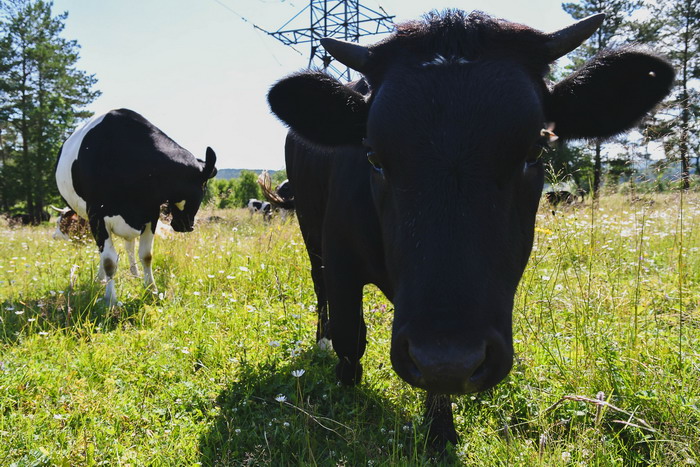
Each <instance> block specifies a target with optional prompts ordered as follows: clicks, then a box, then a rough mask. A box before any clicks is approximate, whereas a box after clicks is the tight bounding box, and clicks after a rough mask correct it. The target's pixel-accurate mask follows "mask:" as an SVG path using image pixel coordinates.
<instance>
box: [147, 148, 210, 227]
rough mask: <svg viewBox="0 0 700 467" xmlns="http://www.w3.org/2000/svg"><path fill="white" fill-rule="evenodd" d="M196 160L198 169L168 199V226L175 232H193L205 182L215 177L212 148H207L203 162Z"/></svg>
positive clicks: (205, 185) (205, 186)
mask: <svg viewBox="0 0 700 467" xmlns="http://www.w3.org/2000/svg"><path fill="white" fill-rule="evenodd" d="M197 160H198V162H199V163H200V167H198V168H197V170H194V171H192V173H191V175H190V177H189V178H188V179H186V180H185V181H184V182H183V183H182V185H181V186H178V187H176V191H175V193H174V194H173V195H172V196H171V197H170V199H168V210H169V212H170V214H172V221H171V222H170V226H171V227H172V228H173V230H174V231H176V232H191V231H192V230H194V218H195V216H196V215H197V211H198V210H199V205H200V204H202V198H204V192H205V190H206V188H207V181H208V180H209V179H210V178H212V177H214V176H215V175H216V167H215V164H216V154H215V153H214V150H213V149H212V148H207V154H206V160H205V161H201V160H199V159H197ZM154 228H155V227H154Z"/></svg>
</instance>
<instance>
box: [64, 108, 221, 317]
mask: <svg viewBox="0 0 700 467" xmlns="http://www.w3.org/2000/svg"><path fill="white" fill-rule="evenodd" d="M215 163H216V154H214V151H213V150H212V149H211V148H207V152H206V161H201V160H199V159H196V158H195V157H194V156H193V155H192V154H191V153H190V152H189V151H187V150H185V149H183V148H182V147H180V146H179V145H178V144H177V143H175V142H174V141H173V140H172V139H170V138H169V137H168V136H167V135H166V134H165V133H163V132H162V131H161V130H159V129H158V128H156V127H155V126H154V125H153V124H152V123H150V122H149V121H148V120H146V119H145V118H143V117H142V116H141V115H139V114H137V113H136V112H133V111H131V110H127V109H120V110H112V111H110V112H108V113H106V114H104V115H100V116H96V117H93V118H92V119H90V120H89V121H88V122H87V123H85V124H84V125H83V126H82V127H80V128H78V129H77V130H76V131H75V133H73V134H72V135H71V136H70V137H69V138H68V139H67V140H66V142H65V143H63V146H62V147H61V151H60V153H59V157H58V162H57V164H56V183H57V184H58V190H59V192H60V193H61V195H62V196H63V198H64V199H65V200H66V202H67V203H68V205H69V206H70V207H71V208H73V209H74V210H75V212H77V213H78V215H79V216H81V217H84V218H86V219H88V222H89V224H90V231H91V232H92V235H93V237H94V238H95V241H96V242H97V246H98V248H99V250H100V267H99V273H98V275H99V277H100V279H106V281H107V288H106V293H105V299H106V301H107V302H108V303H109V304H110V305H112V304H114V303H115V302H116V290H115V287H114V274H115V273H116V270H117V262H118V260H119V256H118V255H117V251H116V249H115V247H114V237H115V236H118V237H122V238H124V239H125V240H126V245H127V252H129V255H130V256H131V257H132V258H133V251H134V242H135V240H136V238H137V237H140V238H139V258H140V259H141V264H142V265H143V273H144V282H145V284H146V286H147V287H150V288H151V289H152V290H153V291H155V290H156V285H155V282H154V280H153V272H152V268H151V260H152V251H153V235H154V233H155V231H156V225H157V223H158V217H159V215H160V206H161V204H163V203H167V204H168V205H169V208H170V209H169V210H170V212H171V214H172V222H171V226H172V228H173V229H174V230H175V231H176V232H190V231H191V230H192V229H193V228H194V218H195V215H196V214H197V211H198V210H199V205H200V203H201V202H202V197H203V196H204V189H205V187H206V183H207V180H209V179H210V178H211V177H213V176H214V175H216V168H215V166H214V165H215ZM135 268H136V266H135V261H132V268H131V269H132V272H134V273H135V272H136V271H135Z"/></svg>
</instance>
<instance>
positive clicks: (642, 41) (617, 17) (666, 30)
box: [545, 0, 700, 197]
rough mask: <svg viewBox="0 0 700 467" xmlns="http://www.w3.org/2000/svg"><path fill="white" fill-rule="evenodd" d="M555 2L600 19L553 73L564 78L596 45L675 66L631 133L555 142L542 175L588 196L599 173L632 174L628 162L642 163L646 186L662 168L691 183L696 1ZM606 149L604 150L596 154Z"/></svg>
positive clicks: (697, 172) (596, 187) (699, 70)
mask: <svg viewBox="0 0 700 467" xmlns="http://www.w3.org/2000/svg"><path fill="white" fill-rule="evenodd" d="M562 8H563V9H564V11H565V12H566V13H568V14H569V15H570V16H571V17H572V18H573V19H582V18H585V17H587V16H589V15H593V14H597V13H605V15H606V17H605V21H604V22H603V25H602V26H601V27H600V28H599V29H598V30H597V31H596V33H595V34H594V35H593V37H591V39H589V40H588V41H587V42H586V43H585V44H583V45H582V46H581V47H579V48H578V49H576V50H575V51H574V52H572V53H571V54H570V55H569V58H570V59H571V64H570V65H568V66H567V67H566V68H564V69H559V70H555V73H554V76H553V77H554V78H558V79H561V78H563V77H565V76H566V75H567V74H568V73H570V72H571V71H572V70H573V69H574V68H576V67H577V66H579V65H580V64H582V63H583V62H584V61H585V60H587V59H589V58H591V57H592V56H594V55H595V54H597V53H598V52H599V51H601V50H604V49H606V48H611V47H620V46H625V45H628V44H635V45H643V46H648V47H649V48H651V49H652V50H654V51H656V52H658V53H661V54H663V55H664V56H666V57H667V58H668V59H669V60H670V61H671V63H672V64H673V67H674V68H675V70H676V82H675V84H674V88H673V90H672V92H671V94H670V95H669V97H668V98H667V99H666V100H665V101H664V103H663V104H662V105H660V106H659V107H658V108H657V109H656V111H655V113H654V114H652V115H650V116H649V117H648V118H646V119H645V120H644V121H643V122H641V124H640V127H639V129H638V130H639V131H638V132H633V133H632V135H629V134H627V135H621V136H620V137H618V138H616V139H614V140H613V141H612V144H611V143H607V144H604V143H603V142H602V141H599V140H593V141H588V142H583V143H581V142H578V143H572V144H568V145H566V146H564V145H559V146H557V147H556V148H555V149H554V150H553V151H551V152H550V153H549V154H547V155H546V156H545V157H546V159H547V162H549V163H550V165H551V168H552V171H551V172H552V173H551V174H550V181H558V180H561V179H562V178H567V177H569V178H570V179H572V180H573V182H574V183H575V184H576V185H577V186H578V187H581V188H584V189H586V190H587V191H590V192H591V193H592V194H593V196H594V197H595V196H597V194H598V193H599V191H600V190H601V187H602V185H603V183H604V175H606V174H607V175H608V179H609V180H610V182H611V185H613V186H616V185H617V183H618V182H619V180H620V178H621V177H627V178H631V177H633V176H634V174H635V172H636V170H635V163H639V162H644V161H646V162H647V163H648V165H649V166H650V167H651V169H652V174H653V175H655V177H656V179H655V180H649V181H650V182H651V183H647V185H650V186H651V187H652V188H656V189H659V188H663V187H664V186H665V185H668V182H667V181H664V180H662V178H663V177H664V175H666V176H667V177H666V180H667V179H668V172H669V167H671V168H670V172H671V173H672V174H675V175H677V176H676V178H677V180H676V182H677V185H678V186H679V187H680V188H682V189H688V188H690V187H691V185H693V184H695V185H697V184H698V178H699V177H700V152H699V149H700V140H699V139H698V134H697V129H698V114H699V113H700V112H699V111H700V102H699V99H698V96H699V94H698V85H699V84H700V82H699V81H698V79H699V78H700V28H699V26H700V0H580V1H577V2H568V3H563V4H562ZM554 131H555V132H556V128H555V130H554ZM606 147H607V148H608V149H610V150H609V151H607V152H608V154H607V158H606V159H605V160H604V157H603V155H604V152H605V148H606ZM652 148H655V149H652ZM604 163H605V164H604ZM604 165H606V166H607V167H604ZM677 166H678V168H676V167H677ZM606 168H607V171H606V170H605V169H606Z"/></svg>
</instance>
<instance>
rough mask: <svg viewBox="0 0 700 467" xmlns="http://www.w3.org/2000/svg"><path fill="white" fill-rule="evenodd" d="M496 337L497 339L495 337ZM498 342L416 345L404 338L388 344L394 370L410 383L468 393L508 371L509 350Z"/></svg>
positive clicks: (439, 391)
mask: <svg viewBox="0 0 700 467" xmlns="http://www.w3.org/2000/svg"><path fill="white" fill-rule="evenodd" d="M499 341H500V340H499ZM500 344H501V342H498V341H496V342H493V341H492V342H484V343H483V344H482V345H480V346H477V347H475V348H471V349H465V348H464V347H462V346H458V347H456V348H453V349H449V348H448V349H444V348H443V349H439V350H438V349H436V348H430V347H427V348H420V347H418V346H415V345H413V346H412V345H410V344H409V342H408V341H407V340H404V341H403V342H400V343H398V344H396V345H392V349H391V363H392V366H393V368H394V371H396V373H397V374H398V375H399V377H401V379H403V380H404V381H406V382H407V383H408V384H410V385H411V386H415V387H418V388H420V389H425V390H427V391H430V392H433V393H436V394H468V393H474V392H481V391H485V390H487V389H490V388H492V387H493V386H495V385H496V384H498V383H499V382H500V381H502V380H503V379H504V378H505V377H506V376H507V375H508V373H509V372H510V368H511V366H512V362H513V352H512V349H510V348H509V346H505V345H500Z"/></svg>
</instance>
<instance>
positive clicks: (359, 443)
mask: <svg viewBox="0 0 700 467" xmlns="http://www.w3.org/2000/svg"><path fill="white" fill-rule="evenodd" d="M209 214H211V213H202V217H205V216H207V215H209ZM216 214H217V215H219V216H221V217H223V218H224V219H225V221H224V222H221V223H216V224H204V225H200V226H199V227H198V228H197V230H196V231H195V232H193V233H190V234H186V235H175V236H173V237H172V238H170V239H156V247H155V248H156V251H155V260H154V268H155V275H156V282H157V284H158V287H159V292H160V295H152V294H150V293H147V292H145V291H144V289H143V287H142V285H141V280H140V279H138V278H134V277H131V276H130V275H129V273H128V265H127V264H126V257H125V255H122V261H121V263H120V269H119V273H118V279H117V292H118V297H119V300H120V303H119V305H118V306H117V307H115V308H114V309H111V310H109V309H106V308H105V307H104V305H103V304H102V303H101V300H100V297H101V296H102V294H103V293H104V287H103V285H102V284H100V283H96V282H95V281H94V277H95V274H96V266H97V253H96V248H95V246H94V244H92V243H85V244H81V243H66V242H57V241H53V240H51V238H50V233H51V230H52V227H51V226H49V225H46V226H42V227H34V228H30V227H25V228H18V229H15V230H10V229H8V228H6V227H3V226H0V362H1V363H0V465H12V464H15V465H22V466H24V465H99V464H105V465H168V466H169V465H193V464H197V463H199V464H203V465H348V466H359V465H428V464H430V463H431V459H430V458H429V457H428V454H426V449H425V430H424V427H423V425H422V423H423V416H422V414H423V407H422V401H423V396H424V395H423V393H422V392H421V391H418V390H415V389H413V388H411V387H410V386H408V385H407V384H405V383H404V382H402V381H401V380H400V379H399V378H398V377H397V376H396V375H395V374H394V373H393V371H392V369H391V364H390V362H389V359H388V352H389V343H390V338H391V335H390V328H391V319H392V316H391V315H392V313H391V311H392V307H391V304H390V303H388V302H387V301H386V300H385V299H384V298H383V297H382V296H381V294H380V293H379V292H378V291H377V290H376V289H375V288H373V287H367V289H366V292H365V310H366V313H365V315H366V319H367V323H368V327H369V336H368V339H369V341H370V342H369V345H368V350H367V354H366V356H365V358H364V367H365V379H364V381H363V383H362V384H361V385H360V386H359V387H356V388H346V387H341V386H338V385H337V384H336V381H335V377H334V365H335V356H334V355H333V354H330V353H327V352H323V351H320V350H318V349H316V348H315V345H314V342H313V341H314V334H315V314H314V312H313V307H314V305H315V297H314V295H313V286H312V284H311V279H310V276H309V273H308V269H309V267H308V261H307V257H306V251H305V249H304V245H303V241H302V239H301V235H300V234H299V232H298V227H297V226H296V222H295V221H290V222H287V223H286V224H283V223H281V222H280V221H279V220H275V221H273V222H272V223H271V224H265V223H263V222H262V221H261V220H260V219H259V218H255V219H250V218H249V216H248V214H247V212H244V211H243V210H238V211H237V210H234V211H223V212H217V213H216ZM537 225H538V228H537V239H536V247H535V250H534V251H533V254H532V257H531V260H530V264H529V266H528V269H527V271H526V273H525V276H524V277H523V281H522V283H521V287H520V289H519V292H518V296H517V297H516V306H515V311H514V336H515V347H516V354H517V355H516V362H515V364H514V368H513V371H512V373H511V375H510V376H509V377H508V378H507V379H506V380H505V381H504V382H502V383H501V384H500V385H498V386H497V387H496V388H494V389H493V390H491V391H488V392H486V393H482V394H476V395H472V396H462V397H458V398H455V399H454V412H455V420H456V424H457V428H458V432H459V433H460V436H461V441H460V444H459V445H458V446H456V447H455V448H454V449H452V451H451V453H450V455H449V456H448V458H447V460H448V461H450V460H451V461H453V462H455V463H458V464H465V465H504V466H505V465H509V466H510V465H522V466H531V465H647V464H652V465H684V464H693V463H699V462H700V441H699V440H700V306H699V302H700V251H699V250H700V195H698V194H697V193H695V194H693V193H691V194H685V195H683V196H681V195H679V194H668V195H657V196H651V195H647V196H646V197H644V198H643V199H639V198H631V197H629V196H610V197H606V198H604V199H603V200H602V201H601V203H600V205H599V206H597V207H595V208H593V207H592V206H591V205H590V204H588V205H585V206H578V207H570V208H566V209H563V210H561V211H559V212H557V214H556V215H554V216H553V215H552V214H551V213H550V212H549V210H548V209H547V208H546V207H543V208H542V209H541V211H540V214H539V215H538V223H537ZM76 265H77V266H76ZM297 370H304V372H303V374H301V375H300V376H294V375H293V372H294V373H295V374H297V375H299V373H300V372H298V371H297Z"/></svg>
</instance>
